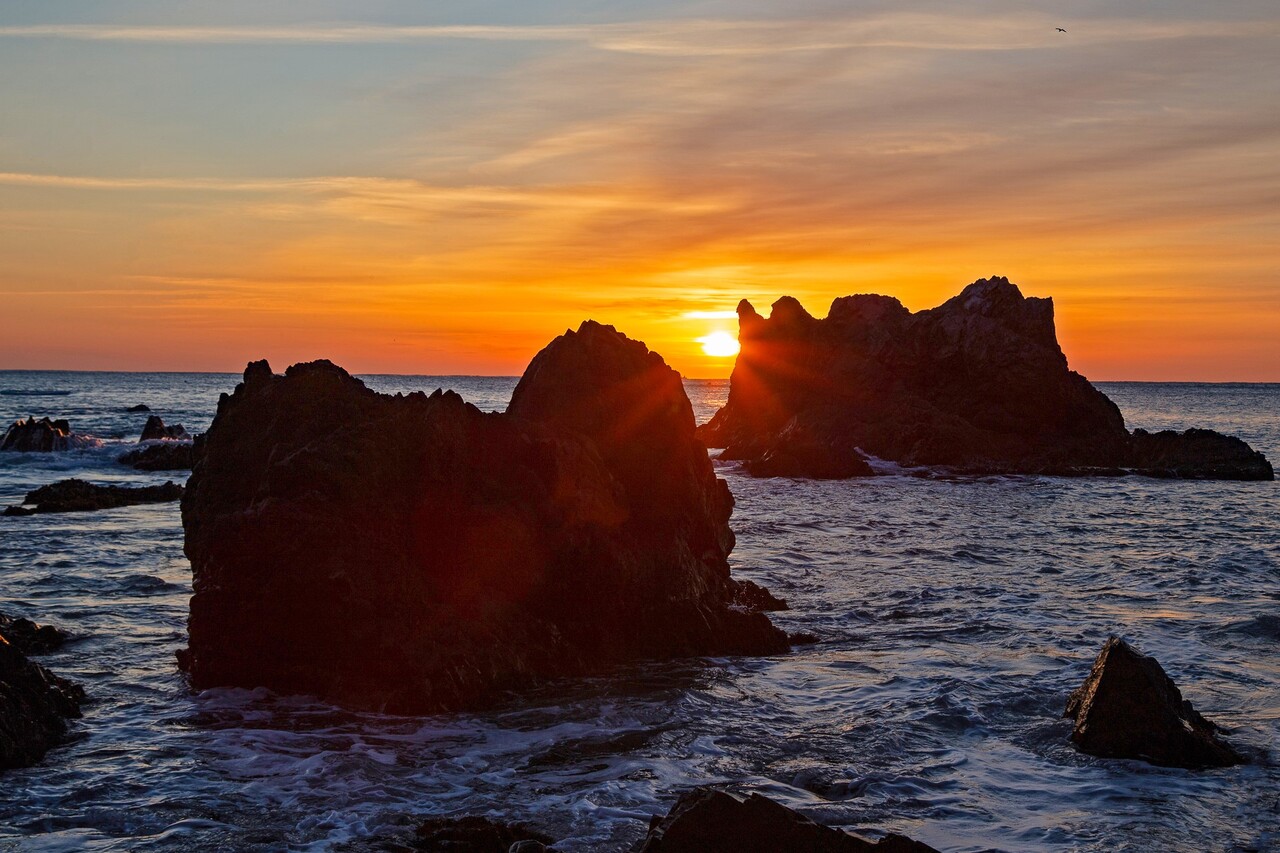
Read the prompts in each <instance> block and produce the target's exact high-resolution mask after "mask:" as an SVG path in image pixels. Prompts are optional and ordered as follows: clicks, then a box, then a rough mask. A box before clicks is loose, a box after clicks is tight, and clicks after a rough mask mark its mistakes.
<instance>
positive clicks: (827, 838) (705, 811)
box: [634, 788, 937, 853]
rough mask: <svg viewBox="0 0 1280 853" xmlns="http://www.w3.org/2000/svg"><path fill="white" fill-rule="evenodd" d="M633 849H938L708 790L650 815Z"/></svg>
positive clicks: (770, 852) (768, 852)
mask: <svg viewBox="0 0 1280 853" xmlns="http://www.w3.org/2000/svg"><path fill="white" fill-rule="evenodd" d="M634 851H635V853H782V851H804V853H863V851H876V853H937V851H936V850H934V849H933V848H932V847H930V846H928V845H927V844H921V843H920V842H918V841H912V840H911V839H910V838H907V837H905V836H902V835H894V834H890V835H886V836H885V837H884V838H882V839H880V840H879V841H876V842H871V841H866V840H864V839H862V838H858V837H857V836H855V835H850V834H849V833H847V832H844V831H842V830H839V829H834V828H832V827H829V826H823V825H822V824H820V823H815V822H814V821H812V820H810V819H809V818H807V817H805V816H804V815H802V814H800V813H799V812H795V811H792V810H791V809H789V808H787V807H786V806H784V805H781V804H780V803H776V802H774V801H773V800H770V799H768V798H767V797H762V796H760V795H759V794H751V795H750V796H749V797H747V798H746V799H745V800H744V799H742V798H740V797H737V796H734V795H733V794H729V793H727V792H725V791H718V790H715V789H713V788H699V789H697V790H694V791H691V792H689V793H687V794H684V795H682V796H681V797H680V799H679V800H678V801H677V802H676V804H675V805H674V806H673V807H672V808H671V811H670V812H668V813H667V816H666V817H664V818H658V817H655V818H654V819H653V820H652V821H651V823H650V826H649V834H648V836H646V837H645V839H644V840H643V841H641V842H640V843H639V844H638V845H636V847H635V848H634Z"/></svg>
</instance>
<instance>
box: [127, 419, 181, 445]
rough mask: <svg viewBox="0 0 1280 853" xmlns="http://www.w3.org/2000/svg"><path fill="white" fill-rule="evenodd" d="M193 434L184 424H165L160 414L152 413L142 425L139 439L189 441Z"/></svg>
mask: <svg viewBox="0 0 1280 853" xmlns="http://www.w3.org/2000/svg"><path fill="white" fill-rule="evenodd" d="M190 439H191V436H190V435H189V434H188V433H187V431H186V429H185V428H184V427H183V426H182V424H174V425H173V426H165V423H164V419H163V418H161V417H160V416H159V415H151V416H150V417H149V418H147V422H146V424H145V425H144V426H143V427H142V437H141V438H139V439H138V441H189V440H190Z"/></svg>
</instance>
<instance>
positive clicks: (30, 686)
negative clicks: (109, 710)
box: [0, 629, 85, 770]
mask: <svg viewBox="0 0 1280 853" xmlns="http://www.w3.org/2000/svg"><path fill="white" fill-rule="evenodd" d="M84 698H85V697H84V690H83V689H81V688H80V687H79V686H78V685H76V684H72V683H71V682H70V681H67V680H66V679H64V678H59V677H58V676H56V675H54V674H53V673H51V672H49V671H48V670H47V669H45V668H44V667H42V666H40V665H38V664H35V663H32V662H31V661H30V660H28V659H27V656H26V655H24V654H23V653H22V651H21V650H20V649H19V647H18V645H17V644H16V643H14V642H10V641H9V639H8V638H7V635H6V634H5V633H4V632H3V630H2V629H0V770H7V769H11V768H15V767H29V766H30V765H32V764H35V763H36V762H38V761H39V760H40V759H41V758H43V757H44V754H45V753H46V752H48V751H49V749H51V748H52V747H53V746H55V745H57V744H58V743H59V742H60V741H61V740H62V739H63V738H64V737H65V736H66V733H67V720H68V719H69V718H73V717H79V716H80V703H81V702H83V701H84Z"/></svg>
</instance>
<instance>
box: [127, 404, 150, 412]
mask: <svg viewBox="0 0 1280 853" xmlns="http://www.w3.org/2000/svg"><path fill="white" fill-rule="evenodd" d="M125 411H126V412H149V411H151V407H150V406H148V405H147V404H146V403H138V404H137V405H136V406H130V407H129V408H127V409H125Z"/></svg>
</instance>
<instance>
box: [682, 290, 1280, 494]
mask: <svg viewBox="0 0 1280 853" xmlns="http://www.w3.org/2000/svg"><path fill="white" fill-rule="evenodd" d="M738 322H739V334H738V339H739V342H740V343H741V346H742V350H741V352H740V353H739V355H738V359H737V362H736V363H735V365H734V370H733V376H732V379H731V383H730V390H729V399H728V401H727V403H726V405H725V406H724V408H722V409H721V410H720V411H719V412H717V413H716V415H715V416H714V417H713V418H712V419H711V421H710V422H709V423H708V424H706V425H704V426H703V427H702V428H701V429H700V431H699V435H700V436H701V438H702V439H703V441H704V442H705V443H706V444H707V446H708V447H723V448H725V450H724V453H723V454H722V457H721V458H724V459H743V460H746V461H747V469H748V470H749V471H750V472H751V473H752V474H754V475H756V476H802V477H845V476H866V475H868V474H870V473H872V472H871V470H870V469H869V468H867V467H866V463H865V459H864V456H874V457H877V458H880V459H884V460H889V461H893V462H897V463H900V464H902V465H907V466H945V467H947V468H950V469H953V471H954V472H957V473H962V474H967V475H974V474H1055V475H1067V476H1086V475H1105V476H1115V475H1117V474H1124V473H1142V474H1150V475H1153V476H1179V477H1199V478H1217V479H1265V480H1270V479H1273V478H1274V472H1273V471H1272V468H1271V466H1270V464H1269V463H1268V462H1267V461H1266V459H1264V458H1263V457H1262V456H1261V454H1258V453H1256V452H1254V451H1253V450H1252V449H1250V448H1249V447H1248V445H1246V444H1245V443H1244V442H1241V441H1239V440H1238V439H1233V438H1229V437H1227V436H1221V435H1218V434H1217V433H1212V432H1210V431H1206V430H1191V431H1189V432H1187V433H1168V434H1165V433H1160V434H1159V435H1158V436H1148V435H1147V434H1146V433H1143V432H1141V431H1139V432H1136V433H1134V434H1133V435H1132V436H1131V435H1130V434H1129V433H1128V432H1127V431H1126V429H1125V425H1124V418H1123V417H1122V416H1121V414H1120V410H1119V409H1118V408H1116V406H1115V404H1114V403H1112V402H1111V400H1109V399H1108V398H1107V397H1106V396H1105V395H1104V394H1103V393H1102V392H1101V391H1099V390H1098V389H1096V388H1094V387H1093V386H1092V385H1091V384H1090V383H1089V382H1088V380H1086V379H1085V378H1084V377H1083V376H1081V375H1080V374H1078V373H1076V372H1074V371H1072V370H1070V369H1069V367H1068V365H1067V359H1066V356H1064V355H1063V353H1062V350H1061V348H1060V347H1059V346H1058V340H1057V333H1056V331H1055V329H1054V319H1053V302H1052V300H1050V299H1037V298H1026V297H1023V295H1022V293H1021V292H1020V291H1019V290H1018V287H1017V286H1016V285H1014V284H1012V283H1010V282H1009V280H1008V279H1005V278H1001V277H995V278H990V279H982V280H979V281H976V282H974V283H973V284H971V285H969V286H968V287H966V288H965V289H964V290H963V291H962V292H961V293H960V295H958V296H956V297H955V298H953V299H951V300H949V301H947V302H946V303H944V304H943V305H941V306H939V307H937V308H933V309H930V310H927V311H919V312H916V313H914V314H913V313H911V312H910V311H908V310H907V309H906V308H905V307H903V305H902V304H901V303H900V302H898V300H896V299H892V298H890V297H887V296H869V295H861V296H847V297H842V298H840V299H837V300H835V302H833V303H832V305H831V310H830V311H829V312H828V315H827V317H826V318H825V319H821V320H819V319H816V318H814V317H813V316H811V315H810V314H809V313H808V312H807V311H805V310H804V308H803V307H802V306H801V305H800V303H799V302H797V301H796V300H794V299H792V298H790V297H783V298H782V299H780V300H778V301H777V302H776V303H774V306H773V312H772V314H771V315H770V317H768V318H767V319H766V318H763V317H761V316H760V315H759V314H758V313H756V311H755V309H754V308H753V307H752V306H751V304H750V303H749V302H746V301H745V300H744V301H743V302H742V303H741V304H740V305H739V306H738Z"/></svg>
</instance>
